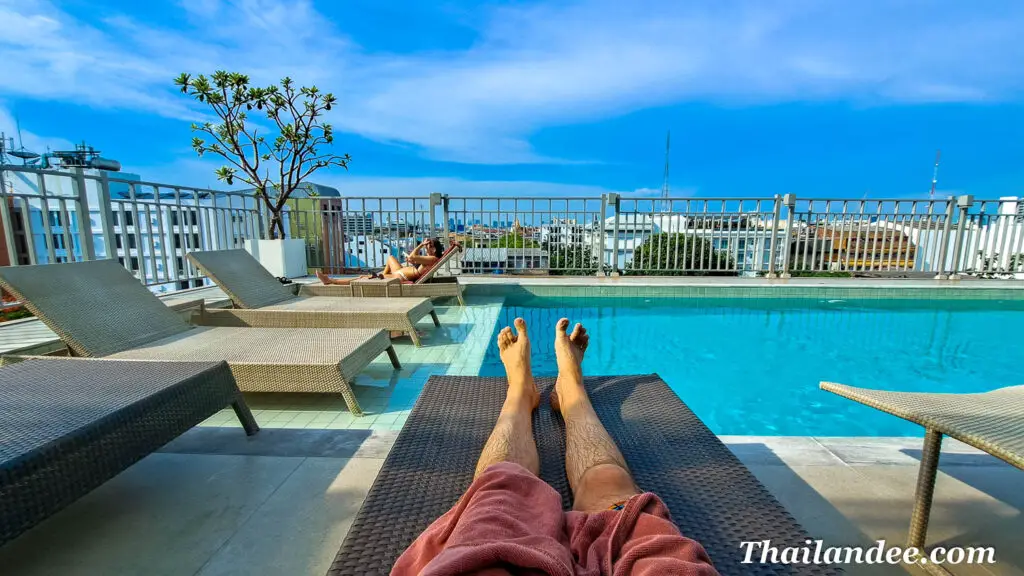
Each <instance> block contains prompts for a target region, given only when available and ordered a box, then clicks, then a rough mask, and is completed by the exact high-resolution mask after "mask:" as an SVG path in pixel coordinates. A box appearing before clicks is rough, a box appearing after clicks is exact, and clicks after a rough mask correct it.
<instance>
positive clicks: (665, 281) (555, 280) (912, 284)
mask: <svg viewBox="0 0 1024 576" xmlns="http://www.w3.org/2000/svg"><path fill="white" fill-rule="evenodd" d="M458 278H459V283H460V284H462V285H464V286H466V287H476V286H495V285H505V286H700V287H705V288H707V287H730V288H737V287H743V288H751V287H760V288H765V287H772V288H786V287H790V288H798V287H799V288H809V287H833V288H890V289H908V288H914V289H927V290H949V289H960V290H1024V280H991V279H977V278H961V279H958V280H948V279H947V280H934V279H902V278H742V277H735V276H728V277H714V276H710V277H709V276H618V277H613V276H504V275H499V276H459V277H458Z"/></svg>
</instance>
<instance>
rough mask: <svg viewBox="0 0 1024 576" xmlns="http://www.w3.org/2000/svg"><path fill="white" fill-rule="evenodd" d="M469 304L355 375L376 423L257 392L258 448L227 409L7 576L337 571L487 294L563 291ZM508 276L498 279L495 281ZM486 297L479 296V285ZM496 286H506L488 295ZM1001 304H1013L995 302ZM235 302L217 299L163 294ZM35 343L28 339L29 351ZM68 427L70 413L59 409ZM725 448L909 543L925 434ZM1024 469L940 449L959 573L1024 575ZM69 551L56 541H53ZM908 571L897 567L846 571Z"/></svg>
mask: <svg viewBox="0 0 1024 576" xmlns="http://www.w3.org/2000/svg"><path fill="white" fill-rule="evenodd" d="M465 280H466V283H467V284H468V285H470V286H469V291H468V294H469V298H468V302H467V304H468V305H467V306H466V307H459V306H444V305H441V306H437V310H438V312H439V315H440V319H441V323H442V327H441V328H440V329H435V328H434V327H433V326H432V325H430V324H429V319H427V320H425V321H424V322H422V323H421V325H420V327H421V328H422V330H421V333H422V338H423V347H421V348H417V347H414V346H413V345H412V343H411V342H410V341H409V339H408V338H402V339H398V340H396V341H395V347H396V350H397V352H398V356H399V358H400V360H401V362H402V365H403V369H402V370H401V371H400V372H397V373H396V372H394V371H392V370H391V368H390V365H388V364H387V361H386V359H378V360H376V361H375V362H374V363H373V364H371V366H370V367H369V368H368V369H367V370H365V371H364V372H363V373H361V374H360V375H359V377H358V378H357V380H356V387H355V389H356V395H357V397H358V398H359V400H360V403H361V404H362V406H363V408H364V409H365V410H366V415H365V416H361V417H354V416H353V415H352V414H351V413H349V412H348V410H347V409H346V408H345V404H344V402H343V401H342V399H341V398H340V397H334V396H332V395H311V394H247V400H248V402H249V404H250V407H251V408H252V409H253V413H254V415H255V417H256V419H257V420H258V421H259V423H260V425H261V426H262V427H263V431H262V432H260V433H259V434H257V435H256V436H253V437H246V436H244V435H243V434H241V431H240V430H238V429H237V428H238V427H239V424H238V422H237V420H236V419H235V418H234V415H233V414H232V413H231V411H230V410H225V411H222V412H221V413H218V414H217V415H215V416H213V417H211V418H209V419H208V420H207V421H205V422H203V423H202V424H201V425H199V426H197V427H196V428H194V429H192V430H191V431H189V432H187V433H186V434H185V435H183V436H181V437H180V438H178V439H177V440H175V441H173V442H171V443H170V444H168V445H166V446H165V447H164V448H163V449H161V450H160V451H159V452H157V453H155V454H152V455H150V456H148V457H146V458H145V459H143V460H142V461H140V462H139V463H138V464H136V465H134V466H132V467H131V468H130V469H129V470H127V471H126V472H124V473H122V474H121V475H119V476H117V477H116V478H115V479H114V480H112V481H110V482H108V483H106V484H104V485H103V486H102V487H100V488H99V489H97V490H95V491H93V492H92V493H90V494H89V495H87V496H86V497H84V498H82V499H81V500H79V501H78V502H76V503H75V504H73V505H71V506H70V507H68V508H66V509H65V510H64V511H62V512H60V513H58V514H57V515H55V516H53V517H51V518H50V519H48V520H47V521H45V522H43V523H42V524H40V525H39V526H37V527H36V528H34V529H33V530H31V531H30V532H28V533H26V534H24V535H23V536H21V537H20V538H18V539H17V540H15V541H13V542H11V543H9V544H8V545H6V546H4V547H2V548H0V565H3V566H4V567H5V569H4V573H5V574H12V575H43V574H47V575H48V574H53V573H75V574H131V573H143V572H144V573H147V574H196V575H213V574H245V575H259V574H267V575H271V574H273V575H277V574H295V575H304V574H308V575H315V576H322V575H323V574H325V572H326V570H327V568H328V566H329V565H330V563H331V561H332V559H333V557H334V555H335V554H336V553H337V550H338V547H339V545H340V543H341V541H342V540H343V538H344V536H345V534H346V533H347V531H348V529H349V527H350V525H351V522H352V520H353V518H354V515H355V513H356V512H357V511H358V509H359V506H360V504H361V502H362V499H363V498H364V497H365V495H366V493H367V491H368V489H369V487H370V485H371V484H372V482H373V480H374V478H375V477H376V474H377V473H378V471H379V470H380V467H381V465H382V464H383V459H384V458H385V457H386V455H387V454H388V451H389V450H390V448H391V446H392V445H393V443H394V441H395V438H396V437H397V434H398V431H399V430H400V429H401V428H402V427H403V425H404V423H405V419H406V418H407V415H408V413H409V410H410V409H411V408H412V405H413V404H414V403H415V400H416V398H417V396H418V394H419V391H420V390H421V389H422V387H423V385H424V383H425V381H426V379H427V378H428V377H429V376H430V375H433V374H464V375H476V374H477V373H478V371H479V369H480V365H481V363H482V362H483V358H484V355H485V352H486V349H487V347H488V346H491V345H492V343H493V340H494V335H495V334H494V332H495V325H496V321H497V320H498V318H499V312H500V310H501V306H502V302H503V297H502V296H500V295H497V291H496V290H495V289H492V288H488V287H491V286H496V285H497V284H503V285H505V286H506V287H508V285H509V284H512V285H518V286H521V287H522V286H525V287H529V286H539V287H540V288H537V289H538V290H543V289H545V287H546V289H554V288H553V287H552V283H551V281H552V280H554V279H546V280H547V283H544V282H545V280H544V279H528V278H522V279H507V278H506V279H502V280H501V281H500V282H499V281H497V280H493V279H477V278H467V279H465ZM496 283H497V284H496ZM557 284H559V285H562V286H565V287H566V288H570V287H571V289H577V290H578V289H579V288H580V287H581V285H589V286H592V287H594V286H596V287H608V286H613V287H614V286H618V287H622V288H621V289H626V290H638V291H642V290H652V289H655V288H658V287H666V286H688V287H691V288H692V287H721V288H725V287H729V286H733V287H735V286H736V285H738V284H739V285H743V286H745V287H746V288H748V289H759V288H760V289H764V288H769V287H770V288H772V289H775V288H780V287H782V288H785V289H788V290H793V289H803V288H807V289H811V288H812V287H813V288H815V289H821V290H828V289H847V290H849V289H853V288H856V289H863V290H879V289H882V290H910V291H914V290H929V291H930V290H936V289H940V290H941V288H937V285H936V283H935V282H934V281H924V282H914V281H909V282H908V281H903V282H901V283H895V282H894V281H880V280H855V281H850V280H828V279H792V280H789V281H788V282H787V283H786V284H784V285H780V284H779V283H778V281H775V282H769V281H767V280H743V279H723V278H696V279H694V278H689V279H679V278H653V279H651V278H647V279H642V280H641V279H635V278H625V277H624V278H617V279H612V278H608V279H600V280H599V279H576V278H572V279H560V280H558V281H557ZM1021 284H1022V283H1016V282H999V283H991V282H962V283H960V284H959V285H958V286H959V287H960V288H962V289H967V290H982V291H984V290H1001V291H1002V290H1020V289H1022V288H1024V286H1021ZM476 287H479V288H480V289H478V290H474V288H476ZM491 292H494V293H493V294H492V293H491ZM1000 294H1004V293H1002V292H1000ZM196 298H202V299H204V300H205V301H206V302H207V304H208V305H211V306H222V305H226V301H225V299H224V296H223V294H222V293H220V291H219V290H218V289H216V288H204V289H200V290H196V291H190V292H188V293H183V294H174V295H171V296H168V297H166V299H167V300H168V301H169V302H171V303H177V302H181V301H188V300H191V299H196ZM30 338H32V339H33V340H30ZM52 340H53V336H52V335H51V334H48V333H47V331H46V330H45V329H44V328H42V327H41V326H40V325H39V324H38V323H36V322H34V321H31V320H29V321H21V322H17V323H8V324H4V325H0V342H2V343H3V346H4V348H5V349H6V351H10V350H11V349H12V348H14V347H20V348H22V349H24V348H25V347H26V346H33V347H36V350H42V349H45V348H47V347H55V346H57V344H55V343H53V341H52ZM54 417H58V415H56V414H55V415H54ZM722 439H723V440H724V441H725V442H726V443H727V444H728V446H729V447H730V449H731V450H732V451H733V452H734V453H735V454H736V455H737V456H738V457H739V458H740V459H741V460H742V461H743V462H744V463H745V464H746V465H747V466H748V467H749V468H750V469H751V470H752V471H753V472H754V474H755V475H756V476H757V477H758V478H759V479H760V480H761V481H762V482H763V483H764V484H765V485H766V486H767V487H768V488H769V490H770V491H771V492H772V493H773V494H774V495H775V496H776V497H777V498H778V499H779V500H780V502H782V504H783V505H785V506H786V507H787V508H788V509H789V510H790V511H791V513H792V514H793V515H794V516H795V517H796V518H797V520H798V521H800V522H801V523H802V524H803V525H804V526H805V527H806V528H807V529H808V531H809V532H811V533H812V534H815V535H816V536H818V537H821V538H824V539H825V540H826V542H828V543H829V544H830V545H864V546H868V545H872V544H873V543H874V541H875V540H878V539H886V540H887V541H890V542H894V543H902V542H903V540H904V539H905V537H906V533H907V519H908V518H909V517H910V512H911V508H912V500H913V493H914V486H915V482H916V477H917V470H918V464H919V462H920V455H921V441H920V438H858V437H842V438H819V437H778V436H774V437H768V436H725V437H722ZM1019 486H1020V471H1018V470H1016V469H1014V468H1012V467H1011V466H1009V465H1007V464H1004V463H1002V462H1000V461H998V460H997V459H995V458H993V457H991V456H988V455H986V454H984V453H982V452H980V451H978V450H976V449H974V448H971V447H968V446H966V445H964V444H961V443H959V442H955V441H948V440H947V442H946V444H945V445H944V450H943V460H942V465H941V468H940V474H939V481H938V487H937V491H936V493H937V494H938V495H939V496H937V497H936V500H935V505H934V509H933V515H932V524H931V527H930V531H929V541H930V542H931V543H932V544H936V545H944V546H951V545H985V546H995V547H996V550H997V558H998V560H999V563H998V564H997V565H995V566H987V567H981V566H973V567H968V566H960V567H958V569H957V571H956V572H955V573H956V574H999V575H1003V574H1022V573H1024V549H1022V548H1021V547H1020V546H1019V541H1020V535H1021V534H1024V516H1022V514H1021V511H1022V510H1024V492H1021V491H1020V490H1019ZM58 543H59V545H58ZM848 571H849V572H850V573H853V574H862V573H863V574H901V573H905V572H904V569H903V568H901V567H893V566H872V567H867V566H861V567H849V568H848Z"/></svg>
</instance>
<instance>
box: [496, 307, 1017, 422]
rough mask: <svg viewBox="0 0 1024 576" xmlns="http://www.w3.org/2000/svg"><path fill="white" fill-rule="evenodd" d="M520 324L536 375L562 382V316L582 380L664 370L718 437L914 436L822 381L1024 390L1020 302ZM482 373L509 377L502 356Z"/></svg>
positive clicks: (597, 312)
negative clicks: (572, 335)
mask: <svg viewBox="0 0 1024 576" xmlns="http://www.w3.org/2000/svg"><path fill="white" fill-rule="evenodd" d="M517 316H522V317H523V318H525V319H526V320H527V322H529V324H530V326H531V328H532V330H531V336H532V338H533V343H534V344H533V354H534V363H533V367H534V374H535V375H537V376H551V375H554V373H555V369H554V366H555V362H554V353H553V351H552V340H553V334H552V331H553V330H554V325H555V322H556V321H557V320H558V318H560V317H562V316H566V317H568V318H569V319H570V320H572V321H573V322H577V321H578V322H583V324H584V325H585V326H587V328H588V329H589V331H590V333H591V335H592V336H591V345H590V349H589V350H588V351H587V356H586V359H585V361H584V371H585V373H586V374H594V375H598V374H646V373H652V372H655V373H657V374H659V375H661V377H662V378H663V379H664V380H665V382H667V383H668V385H669V386H670V387H671V388H672V389H673V390H674V391H675V392H676V393H677V394H678V395H679V396H680V398H682V399H683V401H685V402H686V403H687V404H688V405H689V406H690V407H691V408H692V409H693V410H694V411H695V412H696V413H697V414H698V415H699V416H700V417H701V418H702V419H703V420H704V421H705V422H706V423H707V424H708V426H710V427H711V429H712V430H713V431H714V432H715V433H718V434H751V435H782V436H807V435H812V436H917V435H921V434H922V432H921V429H920V427H918V426H916V425H913V424H910V423H907V422H904V421H903V420H900V419H898V418H895V417H892V416H889V415H886V414H882V413H881V412H878V411H875V410H872V409H869V408H866V407H863V406H860V405H859V404H856V403H854V402H850V401H848V400H844V399H842V398H839V397H837V396H834V395H832V394H830V393H827V392H822V391H820V390H818V382H819V381H821V380H827V381H832V382H840V383H843V384H850V385H854V386H864V387H869V388H872V387H873V388H889V389H894V390H906V391H928V392H976V391H984V390H990V389H993V388H998V387H1001V386H1009V385H1013V384H1020V383H1022V381H1024V376H1022V375H1021V372H1022V368H1024V337H1022V336H1024V302H1019V301H1013V302H1004V301H981V300H976V301H952V300H951V301H935V300H930V301H904V300H847V301H842V300H832V301H819V300H814V299H793V300H788V299H787V300H776V299H760V300H749V299H736V300H733V299H669V298H661V299H644V298H564V299H561V298H560V299H554V298H532V297H527V298H521V297H514V298H509V299H507V300H506V301H505V306H504V308H503V309H502V311H501V314H500V315H499V317H498V322H497V324H498V325H497V327H499V328H500V327H503V326H505V325H508V324H511V323H512V320H513V319H514V318H515V317H517ZM480 374H481V375H483V376H495V375H502V374H504V371H503V369H502V366H501V362H500V360H499V358H498V351H497V347H496V346H491V347H490V348H489V349H488V352H487V355H486V357H485V359H484V364H483V366H482V367H481V370H480Z"/></svg>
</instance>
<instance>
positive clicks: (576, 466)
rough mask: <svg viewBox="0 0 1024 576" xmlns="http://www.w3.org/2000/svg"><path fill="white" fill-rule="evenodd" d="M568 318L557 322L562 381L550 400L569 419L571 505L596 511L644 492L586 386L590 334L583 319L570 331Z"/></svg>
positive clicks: (567, 465)
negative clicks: (595, 406) (591, 399)
mask: <svg viewBox="0 0 1024 576" xmlns="http://www.w3.org/2000/svg"><path fill="white" fill-rule="evenodd" d="M568 327H569V320H568V319H566V318H562V319H561V320H559V321H558V324H557V325H556V326H555V357H556V358H557V360H558V380H556V382H555V391H554V392H553V393H552V394H551V405H552V407H553V408H554V409H555V410H558V411H560V412H561V413H562V418H563V419H564V420H565V472H566V475H567V476H568V478H569V487H570V488H572V493H573V510H579V511H582V512H598V511H601V510H607V509H608V508H609V507H611V506H613V505H615V504H616V503H618V502H622V501H624V500H628V499H629V497H630V496H634V495H636V494H639V493H640V490H639V489H638V488H637V487H636V484H635V483H634V482H633V476H632V475H631V474H630V473H629V467H628V466H627V465H626V459H625V458H623V457H622V452H619V447H618V446H616V445H615V441H614V440H612V437H611V436H609V435H608V431H607V430H605V429H604V425H603V424H601V420H600V419H599V418H598V417H597V413H595V412H594V407H593V406H592V405H591V404H590V397H589V396H587V391H586V389H585V388H584V387H583V367H582V366H581V364H582V363H583V354H584V352H586V350H587V345H588V344H589V343H590V336H589V335H587V331H586V330H585V329H584V328H583V325H582V324H576V327H575V328H574V329H573V331H572V334H567V333H566V329H567V328H568Z"/></svg>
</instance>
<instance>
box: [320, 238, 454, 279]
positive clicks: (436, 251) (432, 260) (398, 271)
mask: <svg viewBox="0 0 1024 576" xmlns="http://www.w3.org/2000/svg"><path fill="white" fill-rule="evenodd" d="M421 252H422V253H421ZM443 253H444V246H442V245H441V241H440V240H438V239H437V238H425V239H424V240H423V242H420V243H419V245H418V246H416V247H415V248H413V249H412V252H410V253H409V254H408V255H407V257H406V260H405V263H404V264H403V263H400V262H399V261H398V258H395V257H394V256H388V261H387V263H386V264H385V265H384V269H383V270H381V271H380V272H378V273H376V274H370V275H368V276H360V277H358V278H343V279H334V278H331V277H329V276H327V274H324V273H323V272H321V271H319V270H318V271H317V273H316V277H317V278H319V279H320V282H322V283H323V284H324V285H330V284H339V285H342V286H344V285H347V284H349V283H351V282H352V281H353V280H366V279H369V278H382V279H383V278H398V279H399V280H402V281H403V282H415V281H416V280H417V279H418V278H419V277H420V275H421V274H423V273H424V272H426V271H427V270H429V269H430V267H431V266H433V265H434V264H436V263H437V261H438V260H440V259H441V254H443Z"/></svg>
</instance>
